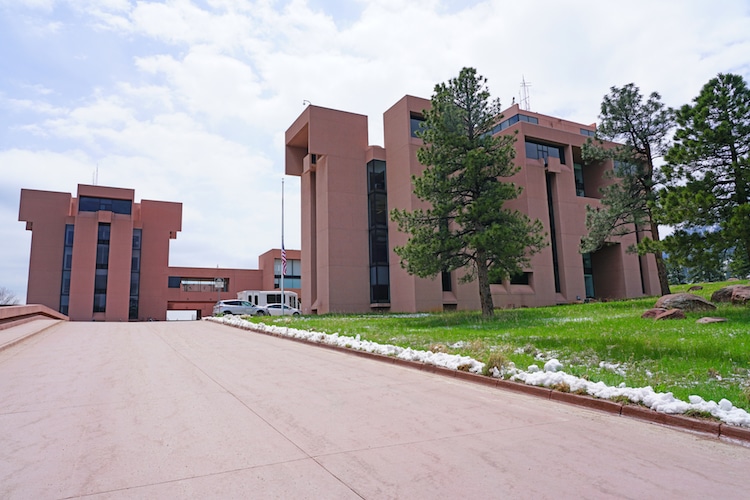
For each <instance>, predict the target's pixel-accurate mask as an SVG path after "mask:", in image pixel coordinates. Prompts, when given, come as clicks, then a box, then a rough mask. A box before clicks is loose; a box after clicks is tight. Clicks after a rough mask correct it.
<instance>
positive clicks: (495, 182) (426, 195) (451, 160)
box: [391, 68, 546, 317]
mask: <svg viewBox="0 0 750 500" xmlns="http://www.w3.org/2000/svg"><path fill="white" fill-rule="evenodd" d="M500 111H501V109H500V101H499V100H492V101H491V100H490V93H489V91H488V90H487V87H486V79H485V78H483V77H481V76H479V75H477V73H476V70H475V69H473V68H464V69H462V70H461V72H460V74H459V76H458V77H457V78H454V79H452V80H450V81H449V82H448V83H441V84H438V85H436V86H435V90H434V94H433V96H432V100H431V108H430V109H429V110H425V111H424V117H425V122H424V124H423V127H422V130H421V131H420V132H419V133H418V134H419V136H420V137H421V138H422V139H423V140H424V146H423V147H422V148H420V150H419V151H418V153H417V158H418V159H419V161H420V162H421V163H422V164H423V165H425V169H424V171H423V172H422V174H421V175H420V176H415V177H413V178H412V182H413V184H414V193H415V195H416V196H417V197H418V198H419V199H421V200H423V201H426V202H428V204H429V208H425V209H417V210H415V211H413V212H408V211H406V210H398V209H394V210H393V211H392V212H391V218H392V219H393V220H394V221H395V222H397V223H398V227H399V230H401V231H402V232H405V233H407V234H409V235H410V237H409V240H408V241H407V243H406V244H405V245H404V246H403V247H397V248H395V252H396V254H397V255H398V256H399V257H400V258H401V265H402V267H404V268H405V269H406V270H407V271H408V272H409V273H410V274H414V275H417V276H419V277H422V278H426V277H433V276H436V275H437V274H439V273H441V272H450V271H454V270H456V269H460V268H463V269H464V270H465V271H466V274H465V275H464V276H463V277H462V282H469V281H473V280H474V279H477V280H478V283H479V296H480V302H481V305H482V315H483V316H485V317H488V316H492V315H493V314H494V312H493V303H492V294H491V292H490V283H491V282H492V281H493V280H497V279H501V278H508V277H510V276H513V275H516V274H519V273H521V272H522V270H523V267H525V266H527V265H528V262H529V258H530V257H531V256H532V255H533V254H534V253H536V252H538V251H539V249H541V248H542V247H543V246H544V245H545V237H546V236H545V235H543V234H542V225H541V222H539V221H535V222H531V221H530V219H529V218H528V217H526V216H525V215H523V214H522V213H520V212H518V211H513V210H509V209H507V208H504V207H503V204H504V203H505V202H506V201H507V200H511V199H514V198H516V197H517V196H518V195H519V194H520V192H521V189H520V188H519V187H517V186H516V185H515V184H513V183H510V182H504V181H502V180H501V178H503V177H510V176H511V175H513V174H514V173H515V172H517V170H518V169H517V168H516V167H515V166H514V164H513V159H514V157H515V150H514V148H513V143H514V142H515V137H514V136H510V135H501V136H492V134H491V130H492V127H493V126H494V125H495V124H496V123H497V122H498V120H500V119H502V117H501V114H500Z"/></svg>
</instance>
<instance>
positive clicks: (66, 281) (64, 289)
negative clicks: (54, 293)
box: [60, 271, 70, 295]
mask: <svg viewBox="0 0 750 500" xmlns="http://www.w3.org/2000/svg"><path fill="white" fill-rule="evenodd" d="M60 294H61V295H70V271H63V273H62V286H61V287H60Z"/></svg>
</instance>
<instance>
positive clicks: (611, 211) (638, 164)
mask: <svg viewBox="0 0 750 500" xmlns="http://www.w3.org/2000/svg"><path fill="white" fill-rule="evenodd" d="M599 121H600V123H599V126H598V127H597V130H596V139H597V140H595V141H589V142H587V143H586V144H585V145H584V148H583V160H584V161H585V162H587V163H591V162H598V161H603V160H605V159H612V160H614V164H615V168H614V169H613V170H612V171H610V172H609V173H608V178H609V179H611V180H612V181H613V182H612V183H611V184H609V185H608V186H607V187H605V188H604V189H602V199H601V207H599V208H592V207H587V213H586V227H587V229H588V231H589V234H588V235H587V236H586V237H584V238H583V241H582V242H581V251H582V252H593V251H595V250H598V249H599V248H601V247H602V246H603V245H605V244H606V243H607V241H609V240H610V239H611V238H613V237H617V236H623V235H625V234H630V233H636V234H637V235H638V236H639V238H640V235H641V234H642V233H644V232H645V233H646V234H647V235H648V236H646V237H645V238H643V239H642V240H641V241H639V244H638V246H637V247H636V248H633V249H631V250H636V251H638V252H639V253H641V254H645V253H652V254H654V257H655V259H656V269H657V272H658V275H659V285H660V288H661V294H662V295H665V294H668V293H669V292H670V291H669V277H668V275H667V268H666V265H665V263H664V259H663V257H662V253H661V250H660V249H659V245H658V244H654V242H658V241H659V224H658V222H657V220H656V217H655V214H654V204H655V202H656V199H657V186H658V185H659V181H660V175H659V171H658V170H657V169H656V167H655V165H654V160H655V159H656V158H658V157H660V156H662V155H663V154H664V152H665V151H666V144H667V134H668V133H669V130H670V129H671V128H672V126H673V118H672V114H671V113H670V111H669V109H667V108H666V107H665V106H664V104H662V102H661V97H660V96H659V94H658V93H656V92H653V93H652V94H651V95H650V96H649V97H648V99H647V100H645V101H644V99H643V97H642V96H641V93H640V90H639V89H638V87H636V86H635V84H632V83H629V84H627V85H625V86H624V87H621V88H618V87H612V88H611V89H610V93H609V94H608V95H606V96H604V99H603V100H602V105H601V112H600V114H599ZM605 140H606V141H612V142H615V143H619V144H618V145H617V146H615V147H611V148H610V147H606V146H605V144H604V142H603V141H605Z"/></svg>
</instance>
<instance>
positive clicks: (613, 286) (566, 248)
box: [286, 96, 659, 314]
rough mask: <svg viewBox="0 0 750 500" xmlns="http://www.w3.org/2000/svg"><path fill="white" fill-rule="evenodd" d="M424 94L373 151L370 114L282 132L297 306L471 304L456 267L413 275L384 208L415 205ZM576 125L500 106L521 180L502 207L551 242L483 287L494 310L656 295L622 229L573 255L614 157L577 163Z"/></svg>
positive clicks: (648, 265) (644, 260) (392, 119)
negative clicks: (290, 179) (290, 178)
mask: <svg viewBox="0 0 750 500" xmlns="http://www.w3.org/2000/svg"><path fill="white" fill-rule="evenodd" d="M429 105H430V101H429V100H426V99H422V98H418V97H413V96H405V97H403V98H402V99H401V100H399V101H398V102H397V103H396V104H394V105H393V106H392V107H391V108H390V109H388V110H387V111H386V112H385V113H384V115H383V127H384V142H385V144H384V146H385V147H379V146H370V145H369V144H368V135H367V117H366V116H363V115H358V114H354V113H348V112H344V111H337V110H332V109H326V108H321V107H317V106H308V107H307V108H306V109H305V111H303V113H302V114H301V115H300V116H299V117H298V118H297V120H295V122H294V123H293V124H292V125H291V127H289V129H288V130H287V132H286V173H287V174H288V175H296V176H300V177H301V190H302V207H301V208H302V275H303V276H304V280H303V282H302V295H303V296H304V297H305V298H306V300H305V305H304V306H303V312H306V313H319V314H322V313H327V312H367V311H379V310H386V311H393V312H415V311H435V310H451V309H479V307H480V305H479V294H478V291H477V286H476V283H469V284H462V285H459V284H458V278H460V272H453V273H445V274H444V275H442V276H437V277H435V278H434V279H422V278H418V277H415V276H410V275H408V274H407V273H406V271H404V269H402V268H401V266H400V263H399V258H398V256H397V255H396V254H395V253H394V252H393V248H394V247H395V246H401V245H403V244H404V243H405V242H406V241H407V238H408V235H406V234H403V233H401V232H399V231H398V228H397V226H396V225H395V224H394V223H393V222H391V221H390V218H389V216H388V213H389V211H390V210H391V209H393V208H401V209H408V210H413V209H415V208H417V207H419V206H420V203H421V202H420V200H418V199H417V198H416V197H415V196H414V194H413V189H412V184H411V177H412V176H413V175H419V174H420V173H421V172H422V170H423V168H424V167H423V166H422V165H421V164H420V163H419V162H418V161H417V156H416V152H417V150H418V149H419V148H420V146H421V145H422V140H421V139H419V138H418V137H416V134H415V132H416V130H417V129H418V127H419V125H420V123H421V122H422V121H423V118H422V112H423V110H424V109H427V108H428V107H429ZM594 130H595V127H594V125H583V124H579V123H574V122H571V121H567V120H562V119H559V118H554V117H551V116H545V115H542V114H539V113H532V112H529V111H525V110H521V109H520V108H519V107H518V106H517V105H514V106H512V107H511V108H509V109H507V110H506V111H505V112H504V113H503V118H502V119H501V121H500V122H499V123H498V124H497V125H496V127H495V133H497V134H517V135H516V138H517V140H516V152H517V155H516V164H517V165H518V166H519V167H520V171H519V172H518V173H517V174H516V175H515V176H514V177H513V178H512V179H511V180H512V181H513V182H515V183H516V184H518V185H520V186H522V187H523V193H522V195H521V196H520V197H519V198H518V199H516V200H513V201H512V202H510V203H509V204H508V206H509V207H511V208H515V209H518V210H520V211H522V212H524V213H525V214H527V215H528V216H529V217H531V218H532V219H539V220H540V221H542V223H543V225H544V228H545V230H546V232H547V233H548V235H549V246H547V247H546V248H545V249H544V250H543V251H542V252H540V253H539V254H537V255H535V256H534V257H533V258H532V260H531V266H530V267H529V268H528V269H526V270H525V272H524V273H523V275H520V276H515V277H513V278H512V279H511V280H506V281H504V282H501V283H495V284H493V285H492V294H493V300H494V303H495V306H496V307H520V306H543V305H554V304H563V303H571V302H576V301H580V300H584V299H585V298H597V299H606V298H626V297H639V296H644V295H657V294H658V291H659V286H658V278H657V273H656V265H655V262H654V259H653V256H650V255H649V256H646V257H639V256H638V255H635V254H631V253H628V252H627V251H626V249H627V248H628V247H629V246H630V245H631V244H633V243H635V242H636V236H635V235H630V236H626V237H623V238H619V239H616V240H613V241H612V242H611V243H610V244H609V245H607V246H606V247H604V248H603V249H601V250H599V251H597V252H594V253H591V254H585V255H582V254H581V253H580V252H579V245H580V241H581V237H582V236H583V235H584V234H585V233H586V228H585V211H586V206H587V205H592V206H597V205H599V204H600V201H599V198H600V196H601V195H600V193H599V188H600V187H602V186H603V185H604V184H605V180H604V176H603V174H604V172H605V171H607V170H609V169H611V168H612V164H611V162H603V163H598V164H584V163H583V161H582V159H581V146H582V145H583V144H584V142H585V141H586V139H587V138H588V137H589V136H592V135H593V134H594Z"/></svg>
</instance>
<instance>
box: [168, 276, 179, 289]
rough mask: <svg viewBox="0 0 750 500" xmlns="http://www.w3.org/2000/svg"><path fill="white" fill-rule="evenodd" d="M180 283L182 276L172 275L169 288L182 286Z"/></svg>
mask: <svg viewBox="0 0 750 500" xmlns="http://www.w3.org/2000/svg"><path fill="white" fill-rule="evenodd" d="M180 283H182V278H180V277H179V276H170V277H169V280H168V284H167V286H168V287H169V288H180Z"/></svg>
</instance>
